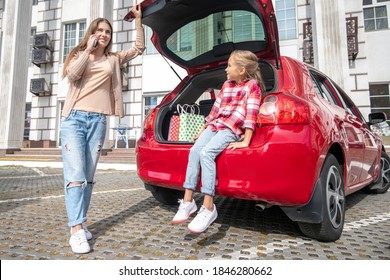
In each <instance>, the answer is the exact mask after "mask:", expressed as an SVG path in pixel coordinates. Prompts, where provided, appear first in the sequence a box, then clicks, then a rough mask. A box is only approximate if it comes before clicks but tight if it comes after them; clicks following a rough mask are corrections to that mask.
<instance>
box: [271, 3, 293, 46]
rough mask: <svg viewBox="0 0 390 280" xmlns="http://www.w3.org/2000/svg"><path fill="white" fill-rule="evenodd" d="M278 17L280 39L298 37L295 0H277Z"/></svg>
mask: <svg viewBox="0 0 390 280" xmlns="http://www.w3.org/2000/svg"><path fill="white" fill-rule="evenodd" d="M275 7H276V19H277V22H278V31H279V39H280V40H291V39H296V38H297V17H296V12H295V0H276V5H275Z"/></svg>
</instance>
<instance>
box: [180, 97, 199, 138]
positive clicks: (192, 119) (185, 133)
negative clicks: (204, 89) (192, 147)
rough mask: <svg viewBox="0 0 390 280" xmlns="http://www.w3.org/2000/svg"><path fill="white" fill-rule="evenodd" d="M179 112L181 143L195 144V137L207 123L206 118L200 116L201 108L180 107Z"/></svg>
mask: <svg viewBox="0 0 390 280" xmlns="http://www.w3.org/2000/svg"><path fill="white" fill-rule="evenodd" d="M177 110H178V112H179V115H180V122H179V123H180V125H179V141H186V142H194V137H195V136H197V135H198V133H199V132H200V130H201V129H202V126H203V125H204V122H205V120H204V119H205V117H204V116H203V115H200V109H199V106H198V105H196V104H194V105H188V104H185V105H178V106H177Z"/></svg>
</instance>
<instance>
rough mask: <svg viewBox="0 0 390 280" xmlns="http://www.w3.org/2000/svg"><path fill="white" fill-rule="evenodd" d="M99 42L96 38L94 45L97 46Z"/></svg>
mask: <svg viewBox="0 0 390 280" xmlns="http://www.w3.org/2000/svg"><path fill="white" fill-rule="evenodd" d="M98 43H99V42H98V40H96V39H95V41H94V42H93V47H94V48H96V47H97V45H98Z"/></svg>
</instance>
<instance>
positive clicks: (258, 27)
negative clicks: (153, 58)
mask: <svg viewBox="0 0 390 280" xmlns="http://www.w3.org/2000/svg"><path fill="white" fill-rule="evenodd" d="M265 40H266V37H265V31H264V26H263V24H262V21H261V20H260V19H259V17H258V16H257V15H255V14H253V13H251V12H248V11H243V10H235V11H224V12H218V13H214V14H211V15H209V16H207V17H205V18H202V19H199V20H196V21H192V22H190V23H188V24H186V25H184V26H183V27H182V28H180V29H179V30H177V31H176V32H175V33H173V34H172V35H171V36H170V37H169V38H168V40H167V42H166V43H167V47H168V49H169V50H170V51H171V52H173V53H174V54H176V55H177V56H178V57H180V58H181V59H183V60H185V61H190V60H192V59H194V58H196V57H199V56H201V55H202V54H204V53H206V52H209V51H211V50H212V49H213V48H214V46H218V45H221V44H224V43H230V42H232V43H240V42H247V41H249V42H252V41H265Z"/></svg>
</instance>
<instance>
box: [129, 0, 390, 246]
mask: <svg viewBox="0 0 390 280" xmlns="http://www.w3.org/2000/svg"><path fill="white" fill-rule="evenodd" d="M141 7H142V11H143V19H142V22H143V23H144V24H145V25H147V26H149V27H150V28H151V29H152V30H153V36H152V42H153V43H154V45H155V46H156V48H157V50H158V51H159V52H160V53H161V54H162V55H163V56H165V57H167V58H168V59H170V60H171V61H173V62H175V63H176V64H178V65H180V66H181V67H183V68H185V69H186V70H187V73H188V75H187V76H186V77H185V78H184V79H183V80H182V81H181V82H180V83H179V84H178V85H177V86H176V88H175V89H174V90H173V91H172V92H170V93H169V94H167V95H166V96H165V98H164V99H163V100H162V102H161V104H159V105H158V106H157V107H155V108H154V109H153V110H152V111H151V112H150V113H149V114H148V115H147V117H146V118H145V121H144V127H143V133H142V136H141V137H140V139H139V140H138V142H137V146H136V156H137V169H138V170H137V171H138V175H139V177H140V178H141V180H142V181H143V182H144V183H145V187H146V189H147V190H149V191H151V192H152V194H153V196H154V197H155V198H156V199H157V200H158V201H159V202H162V203H166V204H174V203H177V199H178V198H181V197H182V195H183V190H184V189H183V187H182V185H183V182H184V179H185V174H186V167H187V162H188V155H189V149H190V148H191V146H192V145H193V143H192V142H185V141H178V140H172V139H171V138H170V137H169V135H170V134H169V133H170V129H169V128H170V123H171V119H172V117H173V116H175V115H177V111H176V108H177V105H178V104H180V105H183V104H194V103H196V104H198V105H199V106H200V111H201V114H203V115H205V116H206V115H207V114H208V113H209V111H210V109H211V106H212V102H213V101H214V94H210V92H214V93H215V94H216V93H217V92H218V91H219V89H220V88H221V85H222V83H223V82H224V81H225V80H226V73H225V68H226V64H227V60H228V57H229V55H230V53H231V52H232V51H233V50H235V49H246V50H250V51H252V52H254V53H255V54H256V55H257V56H258V57H259V58H260V60H259V61H260V62H259V63H260V69H261V73H262V76H263V79H264V81H265V84H266V92H264V93H263V94H262V102H261V106H260V113H259V115H258V119H257V123H258V125H257V128H256V130H255V132H254V136H253V138H252V141H251V144H250V146H249V147H248V148H243V149H238V150H233V151H232V150H225V151H223V152H222V153H221V154H220V155H219V156H218V157H217V160H216V162H217V186H216V194H217V195H220V196H226V197H232V198H239V199H245V200H254V201H257V202H258V203H257V206H258V208H259V209H264V208H266V207H268V206H273V205H275V206H279V207H281V209H282V210H283V211H284V212H285V214H286V215H287V216H288V217H289V218H290V219H291V220H293V221H296V222H298V225H299V227H300V229H301V231H302V232H303V234H305V235H306V236H309V237H311V238H315V239H317V240H320V241H334V240H337V239H338V238H339V237H340V236H341V234H342V230H343V225H344V214H345V199H346V196H347V195H349V194H351V193H353V192H356V191H358V190H360V189H362V188H365V189H366V190H368V191H370V192H375V193H384V192H386V191H387V190H388V188H389V176H390V168H389V162H390V160H389V157H388V156H387V154H386V152H385V149H384V146H383V143H382V141H381V138H380V137H378V136H377V135H376V134H374V133H373V132H372V131H371V130H370V125H371V124H373V123H375V122H380V121H384V120H385V119H386V116H385V115H384V114H383V113H375V114H371V115H370V122H369V123H366V121H365V120H364V118H363V116H362V114H361V113H360V112H359V110H358V108H357V107H356V106H355V105H354V103H353V102H352V101H351V99H350V98H349V97H348V95H347V94H345V92H344V91H343V90H342V89H341V88H340V87H339V86H338V85H337V84H335V83H334V82H333V81H332V80H331V79H330V78H329V77H327V76H326V75H325V74H323V73H321V72H320V71H318V70H316V69H315V68H313V67H312V66H310V65H307V64H304V63H302V62H301V61H298V60H295V59H292V58H289V57H285V56H281V55H280V54H279V44H278V33H277V30H278V29H277V24H276V18H275V14H274V9H273V6H272V1H271V0H257V1H256V0H246V1H236V0H214V1H210V0H208V1H206V0H196V1H194V0H176V1H163V0H145V1H144V2H142V4H141ZM132 17H133V15H132V14H131V13H130V14H128V15H127V16H126V17H125V20H131V19H132Z"/></svg>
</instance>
